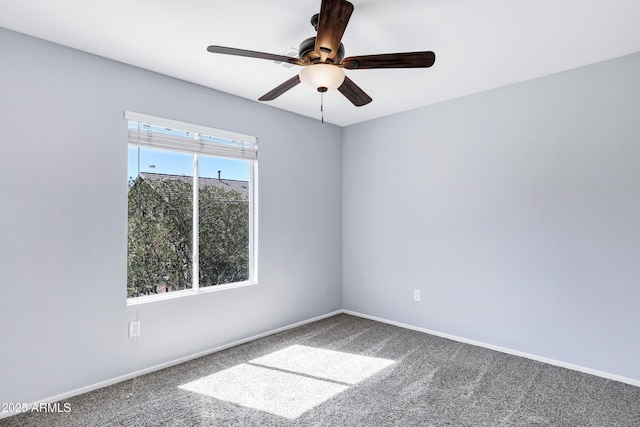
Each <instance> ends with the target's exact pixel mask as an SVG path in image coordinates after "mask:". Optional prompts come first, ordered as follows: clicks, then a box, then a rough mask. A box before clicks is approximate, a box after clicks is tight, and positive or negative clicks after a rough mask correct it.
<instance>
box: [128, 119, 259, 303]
mask: <svg viewBox="0 0 640 427" xmlns="http://www.w3.org/2000/svg"><path fill="white" fill-rule="evenodd" d="M124 118H125V119H126V120H127V122H129V121H137V122H140V123H144V124H149V125H153V126H162V127H166V128H170V129H177V130H181V131H189V132H193V133H197V134H204V135H209V136H212V137H216V138H222V139H227V140H232V141H239V142H243V143H247V144H248V145H249V147H250V149H249V150H248V151H250V152H247V151H245V150H241V151H242V152H241V153H239V152H238V151H235V152H234V151H233V150H232V151H231V152H230V151H228V150H226V151H225V147H222V149H221V148H220V146H221V145H222V144H216V143H211V142H201V143H197V145H196V144H190V146H188V147H185V146H184V145H185V144H181V142H183V140H185V138H183V137H176V138H175V139H174V138H171V137H169V138H162V143H161V144H157V143H154V142H149V141H147V140H142V139H141V138H138V137H137V135H135V134H134V135H132V133H133V132H131V131H129V141H128V144H127V145H128V146H131V145H133V146H140V147H148V148H155V149H165V150H170V151H177V152H186V153H189V154H193V155H194V181H195V182H197V180H198V155H200V154H203V155H208V156H214V157H227V158H235V159H240V160H247V161H249V183H250V185H249V279H248V280H245V281H242V282H235V283H225V284H220V285H215V286H207V287H200V286H199V283H198V275H199V271H198V268H199V263H198V261H199V260H198V251H197V250H196V248H197V247H198V238H199V236H198V235H197V233H195V232H194V233H193V237H192V238H193V241H192V246H193V257H192V258H193V259H192V267H193V272H192V276H193V282H192V287H191V288H190V289H182V290H178V291H172V292H168V293H164V294H158V295H143V296H137V297H128V298H127V306H131V305H138V304H145V303H148V302H153V301H164V300H167V299H173V298H180V297H185V296H191V295H198V294H205V293H210V292H217V291H222V290H225V289H234V288H238V287H244V286H248V285H255V284H257V283H258V222H257V218H258V203H257V202H258V200H257V195H258V191H257V190H258V162H257V149H258V139H257V138H256V137H255V136H251V135H245V134H241V133H236V132H230V131H225V130H221V129H216V128H212V127H208V126H202V125H195V124H192V123H187V122H181V121H178V120H172V119H166V118H162V117H156V116H151V115H148V114H142V113H135V112H132V111H125V112H124ZM178 138H179V139H178ZM211 146H213V150H211V149H207V148H209V147H211ZM193 187H194V190H193V191H194V196H193V197H194V203H195V206H194V207H193V209H194V216H193V227H194V229H195V227H197V221H198V214H197V212H198V205H197V203H198V185H194V186H193Z"/></svg>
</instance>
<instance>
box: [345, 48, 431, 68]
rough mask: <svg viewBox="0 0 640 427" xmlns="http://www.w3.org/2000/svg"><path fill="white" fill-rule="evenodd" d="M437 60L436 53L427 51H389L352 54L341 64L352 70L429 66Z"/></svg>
mask: <svg viewBox="0 0 640 427" xmlns="http://www.w3.org/2000/svg"><path fill="white" fill-rule="evenodd" d="M435 61H436V54H435V53H433V52H431V51H426V52H406V53H387V54H383V55H365V56H350V57H348V58H345V59H344V60H343V61H342V64H341V66H342V67H344V68H347V69H350V70H366V69H372V68H427V67H431V66H432V65H433V63H434V62H435Z"/></svg>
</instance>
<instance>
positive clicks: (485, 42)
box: [0, 0, 640, 126]
mask: <svg viewBox="0 0 640 427" xmlns="http://www.w3.org/2000/svg"><path fill="white" fill-rule="evenodd" d="M351 2H352V3H353V4H354V6H355V9H354V12H353V15H352V16H351V20H350V22H349V25H348V27H347V30H346V32H345V34H344V36H343V38H342V41H343V43H344V45H345V49H346V56H354V55H367V54H378V53H391V52H409V51H417V50H433V51H434V52H435V53H436V62H435V65H434V66H433V67H431V68H426V69H410V70H409V69H395V70H347V75H348V76H349V77H350V78H351V79H352V80H354V81H355V82H356V83H357V84H358V85H359V86H360V87H361V88H362V89H363V90H365V91H366V92H367V93H368V94H369V95H370V96H371V97H372V98H373V102H372V103H370V104H369V105H366V106H364V107H359V108H358V107H354V106H353V105H352V104H351V103H350V102H349V101H347V100H346V98H344V97H343V96H342V95H341V94H340V93H339V92H337V91H334V92H330V93H328V94H326V95H325V100H324V118H325V121H327V122H330V123H334V124H337V125H340V126H346V125H350V124H353V123H358V122H362V121H366V120H370V119H373V118H376V117H381V116H385V115H389V114H393V113H397V112H400V111H404V110H408V109H412V108H416V107H419V106H423V105H428V104H432V103H436V102H440V101H444V100H448V99H452V98H456V97H460V96H464V95H467V94H471V93H476V92H480V91H484V90H488V89H492V88H496V87H500V86H504V85H508V84H512V83H516V82H519V81H523V80H528V79H532V78H535V77H540V76H543V75H548V74H552V73H556V72H559V71H563V70H568V69H571V68H576V67H579V66H582V65H587V64H591V63H595V62H600V61H603V60H607V59H611V58H615V57H618V56H623V55H626V54H630V53H633V52H638V51H640V1H638V0H519V1H516V0H394V1H391V0H351ZM319 10H320V0H269V1H265V0H207V1H204V0H180V1H177V0H173V1H169V0H107V1H105V0H58V1H51V0H0V26H2V27H5V28H8V29H11V30H15V31H18V32H22V33H25V34H29V35H32V36H35V37H39V38H42V39H46V40H50V41H52V42H55V43H59V44H62V45H65V46H69V47H72V48H76V49H79V50H83V51H86V52H90V53H93V54H96V55H100V56H103V57H106V58H110V59H114V60H116V61H120V62H124V63H127V64H131V65H135V66H137V67H141V68H145V69H148V70H152V71H155V72H158V73H162V74H166V75H169V76H173V77H177V78H179V79H182V80H186V81H190V82H193V83H197V84H200V85H202V86H206V87H210V88H213V89H217V90H220V91H223V92H228V93H231V94H234V95H238V96H241V97H244V98H248V99H251V100H256V102H258V101H257V98H259V97H260V96H261V95H263V94H264V93H266V92H268V91H269V90H271V89H273V88H274V87H276V86H277V85H279V84H280V83H282V82H284V81H285V80H287V79H289V78H290V77H292V76H293V75H294V74H295V73H297V72H299V70H300V68H299V67H297V66H294V67H292V68H286V67H284V66H283V65H279V64H276V63H274V62H272V61H267V60H260V59H253V58H242V57H232V56H227V55H215V54H211V53H208V52H207V51H206V48H207V46H208V45H210V44H216V45H222V46H230V47H236V48H242V49H249V50H257V51H262V52H269V53H276V54H282V53H284V52H285V51H286V50H288V49H290V48H292V47H293V48H296V49H297V47H298V45H299V44H300V42H301V41H302V40H304V39H306V38H308V37H312V36H314V35H315V31H314V29H313V27H312V26H311V25H310V24H309V20H310V18H311V16H312V15H313V14H315V13H318V12H319ZM267 104H269V105H273V106H275V107H278V108H282V109H284V110H288V111H292V112H295V113H298V114H302V115H305V116H309V117H313V118H317V119H319V118H320V95H319V94H318V93H314V92H311V91H310V90H308V89H306V88H305V87H304V86H302V85H299V86H296V87H294V88H293V89H291V90H290V91H288V92H286V93H285V94H283V95H282V96H280V97H279V98H278V99H276V100H275V101H271V102H268V103H267Z"/></svg>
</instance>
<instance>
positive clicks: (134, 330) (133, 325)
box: [129, 320, 140, 338]
mask: <svg viewBox="0 0 640 427" xmlns="http://www.w3.org/2000/svg"><path fill="white" fill-rule="evenodd" d="M138 335H140V321H139V320H132V321H130V322H129V338H133V337H137V336H138Z"/></svg>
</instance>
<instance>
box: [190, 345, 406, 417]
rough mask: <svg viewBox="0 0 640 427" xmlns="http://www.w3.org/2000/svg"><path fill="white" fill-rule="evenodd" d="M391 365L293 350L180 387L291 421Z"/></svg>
mask: <svg viewBox="0 0 640 427" xmlns="http://www.w3.org/2000/svg"><path fill="white" fill-rule="evenodd" d="M394 363H395V362H394V361H393V360H388V359H380V358H376V357H368V356H360V355H357V354H350V353H343V352H339V351H333V350H325V349H320V348H314V347H306V346H301V345H293V346H291V347H287V348H285V349H283V350H279V351H276V352H273V353H271V354H268V355H266V356H263V357H259V358H257V359H253V360H251V361H249V362H247V363H242V364H239V365H236V366H234V367H232V368H229V369H225V370H223V371H220V372H217V373H215V374H212V375H209V376H206V377H203V378H200V379H198V380H195V381H192V382H190V383H187V384H183V385H181V386H180V388H181V389H183V390H188V391H192V392H196V393H201V394H203V395H206V396H210V397H213V398H216V399H220V400H225V401H227V402H231V403H235V404H237V405H241V406H244V407H247V408H251V409H256V410H259V411H264V412H267V413H270V414H274V415H277V416H281V417H284V418H288V419H291V420H293V419H296V418H298V417H299V416H300V415H302V414H304V413H305V412H307V411H308V410H310V409H313V408H314V407H316V406H318V405H320V404H322V403H323V402H326V401H327V400H329V399H331V398H332V397H333V396H336V395H338V394H340V393H342V392H343V391H345V390H347V389H348V388H349V387H350V386H353V385H355V384H357V383H359V382H361V381H363V380H364V379H366V378H368V377H369V376H371V375H373V374H375V373H377V372H379V371H381V370H383V369H385V368H387V367H389V366H390V365H392V364H394Z"/></svg>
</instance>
